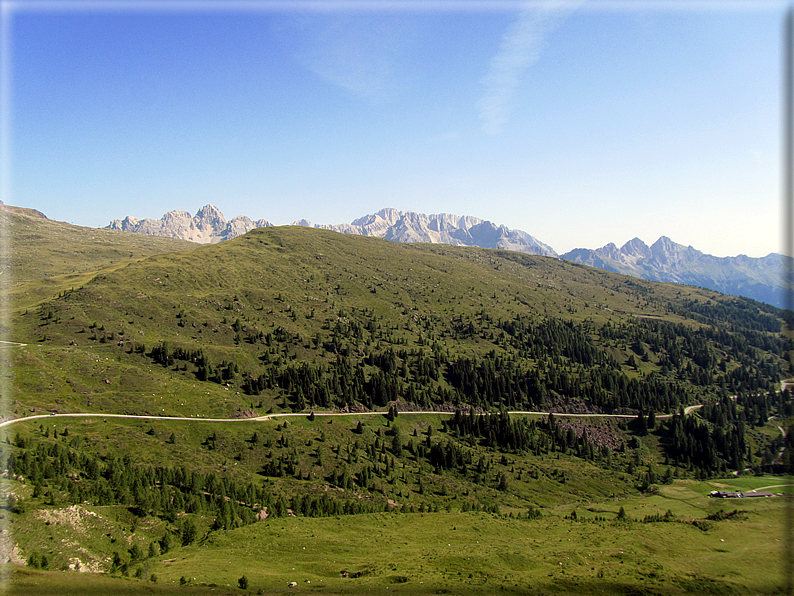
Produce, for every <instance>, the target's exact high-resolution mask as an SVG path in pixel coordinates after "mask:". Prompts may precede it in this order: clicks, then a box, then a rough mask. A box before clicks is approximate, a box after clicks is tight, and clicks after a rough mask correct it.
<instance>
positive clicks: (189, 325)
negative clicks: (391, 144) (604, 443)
mask: <svg viewBox="0 0 794 596" xmlns="http://www.w3.org/2000/svg"><path fill="white" fill-rule="evenodd" d="M780 314H781V313H780V311H777V309H774V308H773V307H767V306H765V305H763V304H760V303H755V302H753V301H750V300H746V299H742V298H734V297H726V296H722V295H719V294H716V293H714V292H709V291H705V290H700V289H696V288H688V287H684V286H676V285H671V284H659V283H653V282H645V281H642V280H635V279H632V278H627V277H624V276H621V275H617V274H612V273H608V272H604V271H600V270H596V269H592V268H588V267H584V266H579V265H575V264H571V263H566V262H563V261H560V260H557V259H550V258H545V257H536V256H530V255H523V254H519V253H512V252H508V251H493V250H487V249H476V248H459V247H451V246H437V245H406V244H395V243H390V242H387V241H384V240H379V239H372V238H365V237H359V236H345V235H342V234H337V233H334V232H329V231H325V230H312V229H305V228H289V227H288V228H265V229H260V230H255V231H253V232H251V233H249V234H247V235H245V236H244V237H241V238H238V239H235V240H233V241H229V242H224V243H222V244H219V245H213V246H207V247H201V248H197V249H194V250H190V251H185V252H179V253H169V254H165V255H157V256H153V257H150V258H148V259H145V260H142V261H135V262H130V263H128V264H126V265H124V266H123V267H121V268H119V269H117V270H115V271H110V272H102V273H100V274H98V275H97V276H95V277H94V278H93V279H92V280H91V281H90V282H88V283H86V284H85V285H84V286H82V287H75V288H74V290H71V289H70V290H69V291H66V292H63V293H62V294H61V295H60V296H59V297H58V298H57V299H54V300H48V301H44V302H42V303H41V304H40V305H39V306H38V307H37V308H35V309H27V310H25V311H23V313H22V314H21V316H19V317H18V318H17V320H16V321H15V337H16V339H17V340H18V341H24V342H26V343H27V342H30V343H36V344H38V346H39V347H37V348H36V349H27V350H22V351H19V352H18V353H17V354H16V356H15V357H16V361H15V366H16V369H17V370H18V371H19V373H18V374H19V376H20V382H18V384H17V389H18V394H17V399H18V400H20V401H21V402H22V403H26V404H29V405H39V406H46V407H53V405H54V401H53V400H56V401H55V403H60V404H62V406H61V409H63V408H64V407H69V404H70V402H71V404H72V405H71V407H78V406H79V407H81V408H84V407H86V406H87V403H86V401H87V400H88V399H89V398H83V397H80V396H82V395H91V396H92V397H91V398H90V401H92V403H96V402H97V401H98V400H102V402H103V407H105V408H109V409H115V411H133V410H135V411H141V412H142V411H149V410H144V409H142V404H137V405H135V398H134V396H133V394H141V393H143V392H144V391H146V392H147V393H148V392H149V390H150V389H152V390H154V387H157V388H158V390H159V391H160V392H161V393H166V395H162V396H159V395H158V396H157V397H162V402H163V403H162V404H159V405H160V408H161V409H160V411H165V412H178V411H180V408H182V407H183V406H182V405H181V404H183V403H187V402H186V401H185V400H188V401H192V400H194V399H195V395H196V394H197V393H199V392H198V391H193V389H194V388H195V387H194V385H195V383H196V381H199V382H204V381H207V380H210V381H211V380H214V381H216V383H215V386H214V387H212V384H209V388H206V389H204V390H202V391H201V393H202V394H206V392H209V395H210V396H212V395H217V393H218V388H217V385H222V386H223V391H228V392H229V393H230V396H229V397H230V398H231V395H234V398H231V399H230V400H229V401H228V405H229V408H230V409H231V410H232V411H237V410H247V409H252V410H256V411H257V412H263V411H267V410H271V409H275V410H279V409H297V410H302V409H312V408H313V409H330V408H343V407H354V406H357V405H361V406H364V407H367V408H369V407H378V406H380V407H385V406H386V404H387V403H388V402H394V401H397V402H400V403H409V404H413V405H416V406H422V407H425V408H434V407H439V406H442V405H444V404H447V405H448V404H460V403H465V404H472V405H474V406H476V407H484V408H494V407H496V408H499V407H502V406H504V407H507V408H508V409H531V408H536V407H537V406H538V405H539V404H547V403H562V402H568V403H570V400H571V399H575V400H578V402H586V403H587V404H588V406H587V407H592V408H596V409H602V410H603V409H606V410H607V411H611V410H613V409H615V408H629V409H634V410H638V409H645V410H649V409H654V410H656V411H657V412H660V411H665V412H671V411H674V410H676V409H677V408H678V407H679V406H680V405H685V404H687V403H694V402H702V401H704V400H706V399H708V398H709V396H715V395H717V394H719V393H722V394H727V393H731V394H735V393H738V392H742V391H756V390H759V389H761V390H768V389H771V388H773V386H774V383H775V382H776V381H777V380H778V379H780V378H781V377H782V376H784V375H786V374H787V371H788V366H789V364H788V362H787V361H786V360H784V357H785V356H786V353H787V348H788V342H787V340H785V339H784V338H783V337H782V336H781V335H780V330H781V319H780ZM59 354H60V355H63V356H64V357H63V358H61V357H59V356H58V355H59ZM104 359H107V361H108V362H113V363H114V364H113V365H112V366H106V367H105V368H103V367H102V366H101V363H102V362H105V360H104ZM67 361H68V363H67ZM48 363H53V366H54V367H55V368H53V369H50V370H48ZM153 363H157V365H154V364H153ZM98 365H99V366H98ZM31 367H32V369H33V370H34V371H35V372H31V373H28V371H30V370H31ZM105 369H107V370H106V372H105V373H102V374H99V371H100V370H105ZM202 384H203V386H204V387H208V384H206V383H202ZM165 387H168V390H167V391H165V392H164V391H163V389H164V388H165ZM45 388H46V389H47V392H46V393H47V395H46V396H42V395H41V393H42V389H45ZM155 393H157V391H155ZM238 393H239V394H240V395H239V396H238V395H237V394H238ZM245 395H248V396H249V398H246V397H245ZM237 397H239V399H236V398H237ZM147 401H151V400H147ZM210 401H211V400H210ZM578 402H577V403H578ZM211 403H214V402H211ZM114 404H115V405H114ZM259 404H261V406H260V405H259ZM184 407H187V406H184ZM191 407H192V408H193V409H191V410H187V411H189V412H190V413H198V410H201V409H202V408H201V406H200V405H193V404H191ZM207 407H209V408H213V410H212V411H213V412H217V407H216V406H213V405H210V403H208V404H207ZM181 411H182V412H184V411H185V410H181Z"/></svg>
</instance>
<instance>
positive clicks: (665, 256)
mask: <svg viewBox="0 0 794 596" xmlns="http://www.w3.org/2000/svg"><path fill="white" fill-rule="evenodd" d="M561 257H562V258H563V259H565V260H567V261H574V262H576V263H582V264H583V265H590V266H592V267H598V268H599V269H605V270H607V271H614V272H616V273H624V274H626V275H632V276H634V277H641V278H643V279H648V280H651V281H668V282H675V283H680V284H687V285H691V286H699V287H702V288H708V289H710V290H717V291H718V292H722V293H723V294H732V295H734V296H746V297H748V298H753V299H754V300H759V301H761V302H766V303H767V304H772V305H774V306H778V307H780V308H783V306H784V284H783V264H784V258H785V257H783V255H779V254H776V253H772V254H770V255H768V256H766V257H763V258H760V259H756V258H752V257H747V256H745V255H739V256H738V257H715V256H712V255H707V254H704V253H702V252H700V251H699V250H696V249H694V248H692V247H691V246H684V245H682V244H677V243H675V242H673V241H672V240H670V239H669V238H667V237H666V236H662V237H661V238H659V240H657V241H656V242H654V243H653V244H652V245H651V246H647V245H646V244H645V243H644V242H643V241H642V240H640V239H639V238H634V239H633V240H629V241H628V242H627V243H626V244H624V245H623V246H622V247H621V248H618V247H617V246H615V245H614V244H613V243H611V242H610V243H609V244H607V245H606V246H602V247H601V248H597V249H595V250H591V249H588V248H577V249H574V250H572V251H570V252H567V253H565V254H564V255H561Z"/></svg>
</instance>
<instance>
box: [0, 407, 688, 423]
mask: <svg viewBox="0 0 794 596" xmlns="http://www.w3.org/2000/svg"><path fill="white" fill-rule="evenodd" d="M700 407H702V405H697V406H689V407H688V408H686V409H685V410H684V413H685V414H689V413H690V412H692V411H693V410H695V409H697V408H700ZM310 414H311V412H278V413H274V414H265V415H264V416H252V417H250V418H199V417H185V416H152V415H147V414H103V413H100V412H70V413H65V414H56V413H52V414H36V415H35V416H23V417H21V418H12V419H10V420H5V421H3V422H0V428H3V427H6V426H11V425H12V424H16V423H17V422H25V421H28V420H38V419H44V418H48V419H50V418H127V419H139V420H172V421H173V420H179V421H183V422H265V421H267V420H273V419H276V418H286V417H288V416H304V417H306V416H309V415H310ZM386 414H387V412H314V415H315V416H385V415H386ZM411 414H442V415H447V416H451V415H453V414H454V412H399V415H400V416H403V415H411ZM508 414H519V415H520V414H523V415H532V416H548V415H549V414H553V415H554V416H558V417H561V418H562V417H566V418H636V417H637V415H636V414H569V413H566V412H536V411H526V410H516V411H509V412H508ZM672 416H673V415H672V414H659V415H657V416H656V418H657V419H660V418H662V419H663V418H672Z"/></svg>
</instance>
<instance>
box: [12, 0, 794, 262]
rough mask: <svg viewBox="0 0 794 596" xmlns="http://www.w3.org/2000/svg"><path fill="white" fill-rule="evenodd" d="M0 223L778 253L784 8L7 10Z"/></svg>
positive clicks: (58, 6)
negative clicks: (208, 223)
mask: <svg viewBox="0 0 794 596" xmlns="http://www.w3.org/2000/svg"><path fill="white" fill-rule="evenodd" d="M2 4H3V6H2V19H3V23H2V25H3V30H2V33H3V40H2V44H3V46H2V50H3V64H4V66H5V70H4V74H3V81H2V82H3V83H4V91H3V114H4V116H5V121H4V137H3V139H2V140H3V149H4V152H3V164H2V167H3V170H2V171H3V182H2V197H3V199H2V200H3V201H4V202H5V203H7V204H11V205H18V206H22V207H30V208H34V209H38V210H39V211H42V212H43V213H44V214H46V215H47V216H48V217H50V218H51V219H56V220H61V221H67V222H71V223H74V224H77V225H84V226H92V227H102V226H106V225H107V224H108V223H109V222H110V220H112V219H118V218H123V217H125V216H127V215H132V216H135V217H137V218H138V219H143V218H145V217H151V218H155V219H156V218H159V217H161V216H162V215H163V214H164V213H165V212H167V211H171V210H184V211H188V212H190V213H191V214H194V213H195V212H196V211H197V210H198V209H199V208H200V207H202V206H203V205H205V204H208V203H211V204H213V205H215V206H217V207H218V208H219V209H220V210H221V211H222V212H223V213H224V215H225V216H226V217H227V219H231V217H233V216H236V215H247V216H249V217H251V218H252V219H267V220H269V221H271V222H273V223H274V224H277V225H282V224H289V223H291V222H293V221H296V220H298V219H303V218H305V219H307V220H309V221H311V222H313V223H322V224H338V223H349V222H351V221H352V220H354V219H356V218H358V217H361V216H364V215H366V214H370V213H375V212H377V211H378V210H380V209H382V208H384V207H393V208H396V209H399V210H403V211H415V212H419V213H427V214H430V213H452V214H457V215H473V216H476V217H479V218H481V219H484V220H489V221H492V222H494V223H496V224H504V225H506V226H507V227H509V228H512V229H519V230H523V231H525V232H528V233H529V234H532V235H533V236H535V237H536V238H537V239H538V240H540V241H541V242H544V243H546V244H548V245H550V246H551V247H552V248H554V250H556V251H557V252H558V253H560V254H562V253H564V252H566V251H569V250H571V249H573V248H597V247H600V246H603V245H605V244H607V243H609V242H614V243H615V244H617V245H618V246H621V245H622V244H623V243H625V242H627V241H628V240H630V239H632V238H634V237H639V238H641V239H642V240H644V241H645V242H646V243H647V244H651V243H653V242H654V241H656V240H657V239H658V238H659V237H660V236H662V235H664V236H668V237H670V238H671V239H672V240H674V241H675V242H678V243H680V244H684V245H691V246H694V247H695V248H697V249H698V250H701V251H703V252H706V253H709V254H714V255H717V256H735V255H738V254H746V255H748V256H753V257H761V256H765V255H767V254H769V253H771V252H782V250H783V246H782V226H781V223H780V218H781V212H782V210H781V198H780V197H781V180H782V177H781V173H780V169H781V168H780V162H781V157H780V155H781V141H782V138H781V129H780V122H781V89H782V84H781V80H780V79H781V72H782V65H781V63H782V31H783V12H784V10H785V8H786V6H787V5H786V4H785V3H777V2H753V3H749V2H728V1H726V2H719V1H716V2H692V1H689V2H679V1H677V0H671V1H667V2H665V1H656V2H637V1H635V2H619V1H618V2H604V1H601V2H599V1H598V0H589V1H588V0H584V1H575V2H561V1H554V2H535V3H520V2H490V3H486V2H472V1H465V0H462V1H457V2H455V1H448V0H440V1H434V0H426V1H424V2H420V1H405V2H401V1H399V0H397V1H390V2H366V1H362V2H337V1H335V0H326V1H324V2H323V1H322V0H320V1H318V2H303V1H293V2H289V1H287V2H258V1H256V0H250V1H242V2H225V3H218V2H213V1H211V0H210V1H206V2H204V1H199V2H193V1H184V2H180V1H179V0H169V1H168V2H161V1H158V0H152V1H149V2H144V1H140V0H138V1H132V2H124V1H116V2H114V1H113V0H105V1H102V2H91V0H83V1H81V2H75V1H69V0H64V1H61V2H42V1H34V0H28V1H25V0H20V1H17V2H13V3H12V2H7V1H6V0H2Z"/></svg>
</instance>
